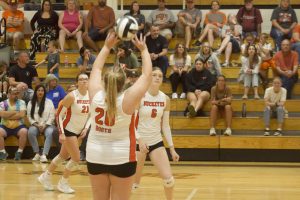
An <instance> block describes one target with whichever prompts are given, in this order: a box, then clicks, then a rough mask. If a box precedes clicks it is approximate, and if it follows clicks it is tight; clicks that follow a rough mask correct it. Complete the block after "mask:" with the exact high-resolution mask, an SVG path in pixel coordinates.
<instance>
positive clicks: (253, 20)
mask: <svg viewBox="0 0 300 200" xmlns="http://www.w3.org/2000/svg"><path fill="white" fill-rule="evenodd" d="M244 2H245V5H244V6H243V7H241V8H240V9H239V11H238V13H237V15H236V18H237V21H238V23H239V24H240V25H241V26H242V29H243V38H244V37H245V36H246V34H247V33H251V34H253V35H254V37H256V38H258V37H259V35H260V34H261V24H262V22H263V19H262V16H261V13H260V10H259V9H258V8H255V7H254V6H253V0H244Z"/></svg>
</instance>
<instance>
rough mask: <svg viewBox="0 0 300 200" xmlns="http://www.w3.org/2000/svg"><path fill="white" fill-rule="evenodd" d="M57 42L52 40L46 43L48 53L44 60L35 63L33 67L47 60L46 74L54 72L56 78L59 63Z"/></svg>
mask: <svg viewBox="0 0 300 200" xmlns="http://www.w3.org/2000/svg"><path fill="white" fill-rule="evenodd" d="M58 48H59V47H58V42H57V41H55V40H52V41H50V42H49V43H48V55H47V56H46V58H45V59H44V60H42V61H41V62H39V63H38V64H36V65H35V68H37V67H38V66H40V65H42V64H44V63H45V62H48V64H47V74H54V75H55V76H56V77H57V78H59V74H58V72H59V64H60V56H59V52H58Z"/></svg>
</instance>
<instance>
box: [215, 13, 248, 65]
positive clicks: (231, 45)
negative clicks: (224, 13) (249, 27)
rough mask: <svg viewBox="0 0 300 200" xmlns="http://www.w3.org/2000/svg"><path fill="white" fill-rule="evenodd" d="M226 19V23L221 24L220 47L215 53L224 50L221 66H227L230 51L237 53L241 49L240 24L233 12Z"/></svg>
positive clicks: (218, 53)
mask: <svg viewBox="0 0 300 200" xmlns="http://www.w3.org/2000/svg"><path fill="white" fill-rule="evenodd" d="M227 19H228V21H227V24H225V25H224V26H223V28H222V33H221V37H222V38H223V41H222V43H221V46H220V48H219V49H218V50H217V51H216V54H217V55H220V54H221V53H222V52H223V51H224V50H225V62H224V63H223V65H222V66H223V67H228V66H229V63H230V56H231V53H239V52H240V51H241V35H242V26H241V25H239V24H238V23H237V20H236V16H235V15H234V14H229V15H228V18H227Z"/></svg>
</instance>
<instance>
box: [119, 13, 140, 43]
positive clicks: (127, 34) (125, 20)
mask: <svg viewBox="0 0 300 200" xmlns="http://www.w3.org/2000/svg"><path fill="white" fill-rule="evenodd" d="M138 30H139V24H138V23H137V21H136V19H134V18H133V17H131V16H124V17H121V18H119V19H118V20H117V26H116V33H117V35H118V37H119V38H120V39H121V40H124V41H129V40H131V39H132V38H133V37H134V36H135V34H136V33H137V31H138Z"/></svg>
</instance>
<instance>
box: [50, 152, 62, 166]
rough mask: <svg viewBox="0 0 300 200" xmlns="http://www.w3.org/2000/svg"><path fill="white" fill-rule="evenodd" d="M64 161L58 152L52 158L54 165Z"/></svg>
mask: <svg viewBox="0 0 300 200" xmlns="http://www.w3.org/2000/svg"><path fill="white" fill-rule="evenodd" d="M64 161H65V159H63V158H62V157H60V156H59V154H58V155H57V156H55V158H54V159H53V160H52V162H53V164H54V165H56V166H59V165H60V164H61V163H63V162H64Z"/></svg>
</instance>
